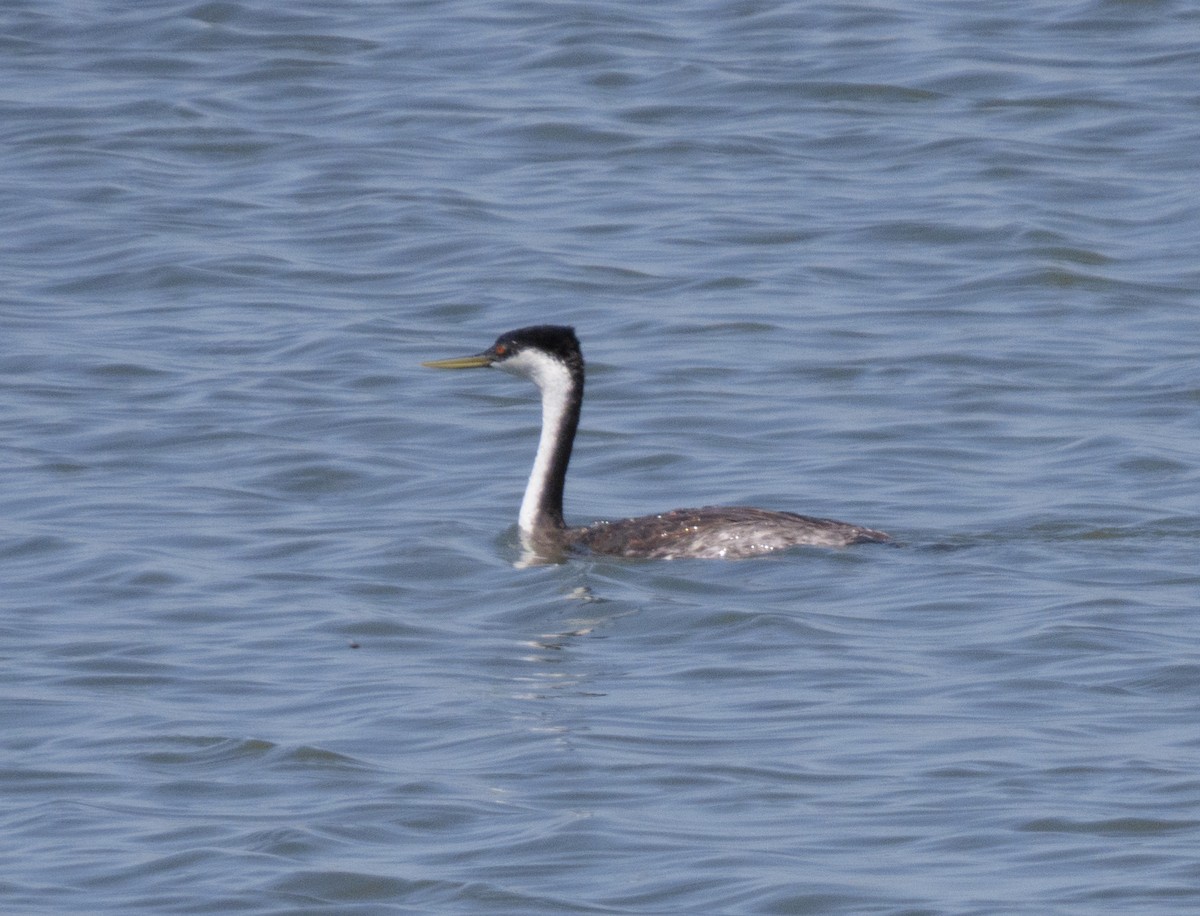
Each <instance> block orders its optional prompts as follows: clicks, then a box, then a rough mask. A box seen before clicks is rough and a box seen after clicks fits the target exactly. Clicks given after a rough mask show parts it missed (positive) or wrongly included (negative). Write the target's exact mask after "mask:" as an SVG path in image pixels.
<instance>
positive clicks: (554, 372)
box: [496, 350, 572, 538]
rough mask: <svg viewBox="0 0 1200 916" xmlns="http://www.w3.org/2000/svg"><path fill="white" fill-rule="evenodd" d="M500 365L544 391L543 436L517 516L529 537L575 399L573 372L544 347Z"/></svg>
mask: <svg viewBox="0 0 1200 916" xmlns="http://www.w3.org/2000/svg"><path fill="white" fill-rule="evenodd" d="M496 368H498V369H503V370H504V371H506V372H511V373H513V374H514V375H520V376H523V377H525V378H528V379H530V380H532V381H533V383H534V384H536V385H537V386H538V388H540V389H541V391H542V435H541V438H540V439H539V440H538V447H537V454H536V455H535V456H534V459H533V470H532V471H531V472H530V474H529V482H528V483H527V484H526V485H525V496H524V498H523V499H522V500H521V512H520V515H518V516H517V525H518V527H519V528H520V529H521V534H522V535H524V536H525V537H526V538H528V537H530V536H532V535H533V534H534V532H535V531H536V530H537V525H538V521H539V516H540V514H541V509H542V503H543V498H542V497H543V494H544V493H545V492H546V490H547V488H548V486H549V484H550V474H551V473H552V472H553V466H554V453H555V450H556V449H557V448H558V446H559V441H560V439H561V437H562V429H563V425H564V423H565V422H566V419H567V405H568V404H569V402H570V399H571V384H572V383H571V372H570V370H569V369H568V368H567V367H566V366H565V365H563V364H562V363H561V362H559V361H558V360H557V359H555V358H554V357H552V356H549V355H548V354H546V353H542V352H541V351H540V350H522V351H521V352H520V353H518V354H517V355H516V356H513V357H511V358H509V359H506V360H505V361H504V362H502V363H497V364H496Z"/></svg>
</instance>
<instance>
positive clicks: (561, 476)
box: [422, 324, 891, 559]
mask: <svg viewBox="0 0 1200 916" xmlns="http://www.w3.org/2000/svg"><path fill="white" fill-rule="evenodd" d="M422 365H424V366H429V367H430V368H434V369H480V368H485V367H494V368H497V369H503V370H504V371H506V372H511V373H513V374H514V375H519V376H523V377H524V378H527V379H530V380H531V381H532V382H533V383H534V384H535V385H537V386H538V388H539V389H541V392H542V433H541V438H540V439H539V440H538V447H537V453H536V455H535V457H534V460H533V471H532V472H531V473H530V475H529V482H528V484H527V485H526V487H525V496H524V498H523V499H522V500H521V511H520V513H519V514H518V516H517V527H518V529H519V530H520V534H521V541H522V544H523V545H524V547H525V548H526V550H527V551H529V552H530V553H531V554H533V555H534V556H536V557H539V558H543V559H558V558H561V557H562V556H563V555H564V554H566V553H568V552H579V553H592V554H602V555H606V556H618V557H640V558H646V559H676V558H682V557H697V558H737V557H750V556H756V555H760V554H765V553H771V552H773V551H776V550H782V549H784V548H788V547H796V546H800V545H810V546H820V547H845V546H848V545H850V544H858V543H862V542H871V541H875V542H879V541H889V540H891V538H890V537H889V536H888V535H887V534H884V533H883V532H882V531H874V530H872V529H870V528H862V527H860V526H858V525H850V524H847V523H846V522H838V521H834V520H832V519H826V518H811V517H809V516H806V515H796V514H795V513H792V512H774V511H770V510H767V509H754V508H750V507H748V506H704V507H703V508H699V509H673V510H671V511H670V512H662V513H660V514H658V515H645V516H640V517H638V518H626V519H620V520H616V521H600V522H594V523H592V524H591V525H587V526H584V527H581V528H573V527H570V526H569V525H567V524H566V522H565V521H564V520H563V488H564V486H565V484H566V479H567V464H568V463H569V462H570V460H571V447H572V445H573V444H574V442H575V431H576V429H577V428H578V426H579V412H580V409H581V407H582V406H583V378H584V371H583V353H582V351H581V350H580V347H579V339H578V338H577V337H576V336H575V329H574V328H570V327H564V326H560V325H548V324H544V325H536V326H533V327H528V328H519V329H518V330H515V331H509V332H508V333H507V334H501V335H500V336H499V337H498V338H496V342H495V343H494V344H492V345H491V346H490V347H489V348H488V349H486V350H484V351H483V352H482V353H478V354H476V355H474V356H460V357H455V358H452V359H438V360H433V361H431V362H426V363H422Z"/></svg>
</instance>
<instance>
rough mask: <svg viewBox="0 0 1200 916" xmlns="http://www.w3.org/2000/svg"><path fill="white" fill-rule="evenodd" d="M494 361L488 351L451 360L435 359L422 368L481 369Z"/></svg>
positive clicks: (493, 355) (493, 356)
mask: <svg viewBox="0 0 1200 916" xmlns="http://www.w3.org/2000/svg"><path fill="white" fill-rule="evenodd" d="M495 361H496V356H495V354H493V353H492V352H491V351H490V350H488V351H485V352H483V353H477V354H476V355H475V356H455V357H452V358H451V359H435V360H431V361H429V362H427V363H421V365H422V366H428V367H429V368H430V369H482V368H484V367H486V366H490V365H491V364H492V363H494V362H495Z"/></svg>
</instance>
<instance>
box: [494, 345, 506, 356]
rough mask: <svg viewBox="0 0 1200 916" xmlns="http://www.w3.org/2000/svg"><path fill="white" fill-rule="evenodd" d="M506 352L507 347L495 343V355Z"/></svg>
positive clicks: (501, 354)
mask: <svg viewBox="0 0 1200 916" xmlns="http://www.w3.org/2000/svg"><path fill="white" fill-rule="evenodd" d="M507 352H508V347H506V346H504V344H496V355H497V356H503V355H504V354H505V353H507Z"/></svg>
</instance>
